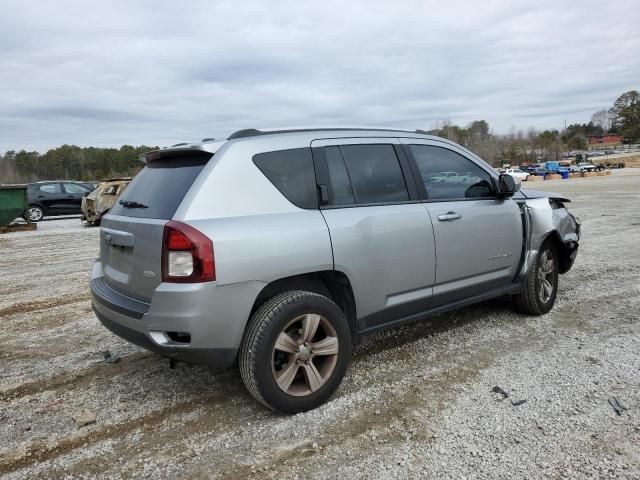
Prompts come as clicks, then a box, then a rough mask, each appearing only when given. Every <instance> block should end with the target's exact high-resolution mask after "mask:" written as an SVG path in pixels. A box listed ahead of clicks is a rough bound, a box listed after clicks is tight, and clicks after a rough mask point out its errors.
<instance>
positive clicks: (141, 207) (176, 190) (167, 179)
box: [110, 154, 211, 219]
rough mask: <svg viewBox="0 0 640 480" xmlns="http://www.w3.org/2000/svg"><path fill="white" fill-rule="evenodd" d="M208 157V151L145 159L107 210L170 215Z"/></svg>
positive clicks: (147, 215)
mask: <svg viewBox="0 0 640 480" xmlns="http://www.w3.org/2000/svg"><path fill="white" fill-rule="evenodd" d="M209 158H211V155H210V154H207V155H198V156H197V157H194V156H182V157H171V158H169V159H159V160H155V161H153V162H150V163H148V164H147V166H145V167H144V168H143V169H142V171H141V172H140V173H138V175H136V176H135V178H134V179H133V180H132V181H131V183H130V184H129V186H128V187H127V189H126V190H125V191H124V192H123V193H122V196H121V197H120V198H119V199H118V201H117V202H116V203H115V205H114V206H113V207H112V209H111V212H110V213H113V214H114V215H123V216H126V217H138V218H161V219H170V218H172V217H173V215H174V213H176V210H177V209H178V206H179V205H180V203H181V202H182V199H183V198H184V196H185V194H186V193H187V190H189V188H190V187H191V185H193V182H194V181H195V179H196V177H197V176H198V175H199V174H200V172H201V171H202V169H203V168H204V166H205V165H206V163H207V161H208V160H209Z"/></svg>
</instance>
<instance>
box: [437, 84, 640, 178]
mask: <svg viewBox="0 0 640 480" xmlns="http://www.w3.org/2000/svg"><path fill="white" fill-rule="evenodd" d="M429 133H431V134H433V135H437V136H440V137H444V138H447V139H449V140H452V141H454V142H456V143H459V144H461V145H463V146H465V147H466V148H468V149H469V150H471V151H472V152H473V153H475V154H476V155H478V156H479V157H481V158H483V159H484V160H486V161H487V162H489V163H491V164H492V165H494V166H499V165H501V164H502V163H505V162H510V163H517V164H519V163H522V162H537V161H539V160H548V159H554V160H557V159H558V158H560V155H561V154H562V153H563V152H566V151H571V150H585V149H586V148H587V146H588V138H589V136H590V135H602V134H605V133H610V134H614V133H615V134H619V135H622V137H623V138H624V142H626V143H638V142H640V96H639V95H638V92H637V91H636V90H631V91H628V92H625V93H623V94H622V95H620V96H619V97H618V99H617V100H616V101H615V102H614V103H613V105H612V106H611V107H610V108H609V109H603V110H599V111H597V112H595V113H594V114H593V115H592V116H591V120H590V121H589V123H575V124H572V125H569V126H567V127H566V128H565V129H564V130H562V131H560V130H557V129H556V130H544V131H537V130H535V129H533V128H530V129H529V130H527V131H526V132H525V131H523V130H516V129H515V128H512V129H511V131H510V132H509V133H508V134H506V135H494V134H493V133H491V131H490V128H489V124H488V123H487V122H486V121H484V120H477V121H474V122H471V123H470V124H469V125H467V126H465V127H459V126H457V125H451V123H450V122H447V121H444V122H441V124H439V125H437V126H436V128H435V129H433V130H431V131H430V132H429Z"/></svg>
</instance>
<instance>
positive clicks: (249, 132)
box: [227, 127, 428, 140]
mask: <svg viewBox="0 0 640 480" xmlns="http://www.w3.org/2000/svg"><path fill="white" fill-rule="evenodd" d="M367 130H369V131H379V132H403V133H418V134H421V135H428V132H426V131H424V130H420V129H417V128H416V129H414V130H406V129H401V128H385V127H301V128H284V129H267V130H258V129H256V128H245V129H242V130H238V131H236V132H233V133H232V134H231V135H229V136H228V137H227V140H235V139H236V138H249V137H257V136H260V135H275V134H278V133H297V132H328V131H367Z"/></svg>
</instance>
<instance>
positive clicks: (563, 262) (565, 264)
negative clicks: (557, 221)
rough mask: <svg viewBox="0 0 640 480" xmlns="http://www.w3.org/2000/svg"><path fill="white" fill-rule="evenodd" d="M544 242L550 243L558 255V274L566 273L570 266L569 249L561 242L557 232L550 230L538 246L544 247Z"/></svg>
mask: <svg viewBox="0 0 640 480" xmlns="http://www.w3.org/2000/svg"><path fill="white" fill-rule="evenodd" d="M546 242H550V243H551V244H553V246H555V247H556V252H557V253H558V273H560V274H564V273H567V272H568V271H569V269H570V268H571V265H572V260H571V248H570V247H569V246H568V244H567V243H566V242H564V241H563V240H562V236H561V235H560V232H558V231H557V230H551V231H550V232H549V233H547V234H546V235H545V237H544V240H543V241H542V243H541V244H540V245H544V244H545V243H546Z"/></svg>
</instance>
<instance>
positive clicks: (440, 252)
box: [90, 127, 580, 413]
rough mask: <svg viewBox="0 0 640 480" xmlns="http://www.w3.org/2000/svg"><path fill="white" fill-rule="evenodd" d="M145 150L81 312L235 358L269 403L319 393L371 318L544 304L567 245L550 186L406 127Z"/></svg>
mask: <svg viewBox="0 0 640 480" xmlns="http://www.w3.org/2000/svg"><path fill="white" fill-rule="evenodd" d="M145 160H146V166H145V167H144V168H143V169H142V171H141V172H140V173H139V174H138V175H137V176H136V177H135V179H134V180H133V181H132V183H131V185H129V187H128V188H127V190H126V191H125V192H124V194H123V195H122V197H121V198H120V200H119V201H118V202H117V203H116V204H115V205H114V207H113V208H112V209H111V211H110V212H109V214H108V215H106V216H105V217H104V218H103V220H102V226H101V231H100V257H99V258H98V259H97V260H96V261H95V262H94V264H93V269H92V274H91V284H90V288H91V296H92V306H93V309H94V312H95V313H96V316H97V317H98V319H99V320H100V321H101V322H102V324H103V325H104V326H105V327H107V328H108V329H110V330H111V331H112V332H114V333H115V334H117V335H119V336H121V337H123V338H125V339H127V340H129V341H131V342H133V343H135V344H137V345H140V346H142V347H144V348H147V349H149V350H151V351H154V352H157V353H159V354H161V355H164V356H166V357H169V358H171V359H174V360H181V361H186V362H192V363H205V364H210V365H216V366H219V367H225V366H230V365H233V364H234V363H235V361H236V360H237V362H238V365H239V370H240V376H241V377H242V380H243V381H244V383H245V385H246V387H247V389H248V390H249V392H250V393H251V394H252V395H253V396H254V397H255V398H256V399H257V400H258V401H260V402H261V403H263V404H264V405H266V406H268V407H269V408H272V409H274V410H277V411H281V412H287V413H295V412H300V411H305V410H309V409H312V408H316V407H318V406H319V405H321V404H323V403H324V402H326V401H327V400H328V399H329V398H330V397H331V395H332V394H333V393H334V392H335V390H336V389H337V388H338V386H339V385H340V382H341V381H342V378H343V376H344V374H345V371H346V369H347V365H348V363H349V360H350V357H351V349H352V345H353V344H355V343H358V342H360V341H361V340H362V339H363V338H364V337H366V336H368V335H371V334H373V333H375V332H378V331H380V330H383V329H387V328H391V327H395V326H399V325H403V324H406V323H408V322H414V321H418V320H422V319H424V318H426V317H427V316H429V315H434V314H438V313H441V312H444V311H448V310H454V309H457V308H460V307H463V306H466V305H471V304H474V303H477V302H481V301H484V300H488V299H491V298H495V297H499V296H503V295H509V296H511V297H512V299H513V305H514V307H515V308H516V309H517V310H518V311H519V312H522V313H525V314H528V315H543V314H545V313H547V312H549V311H550V310H551V309H552V308H553V305H554V303H555V300H556V295H557V292H558V283H559V276H560V275H561V274H564V273H566V272H568V271H569V269H570V268H571V267H572V265H573V263H574V260H575V258H576V254H577V251H578V242H579V239H580V223H579V221H578V220H577V219H576V218H575V217H574V216H573V215H572V214H571V212H569V210H568V209H567V208H566V206H565V205H566V203H567V202H569V200H568V199H567V198H565V197H564V196H562V195H557V194H552V193H546V192H535V191H525V190H523V191H520V190H519V189H520V183H519V181H518V180H516V179H514V177H512V176H511V175H506V174H503V175H498V174H497V173H496V172H495V171H494V170H493V169H492V168H491V166H490V165H489V164H487V163H486V162H484V161H483V160H482V159H480V158H479V157H478V156H476V155H474V154H473V153H472V152H470V151H469V150H467V149H465V148H463V147H461V146H460V145H457V144H455V143H453V142H451V141H448V140H445V139H443V138H439V137H434V136H430V135H426V134H425V132H423V131H419V130H415V131H407V130H393V129H376V128H358V127H353V128H335V129H302V128H301V129H291V130H255V129H249V130H241V131H238V132H236V133H234V134H232V135H231V136H230V137H229V138H228V139H227V140H226V141H203V142H200V143H195V144H181V145H176V146H174V147H171V148H166V149H162V150H157V151H153V152H149V153H147V154H146V156H145ZM452 172H454V173H456V174H457V175H455V177H460V179H461V181H455V182H448V181H442V179H443V178H451V177H453V176H452V175H451V173H452ZM365 360H366V359H365ZM372 368H373V367H372Z"/></svg>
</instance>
